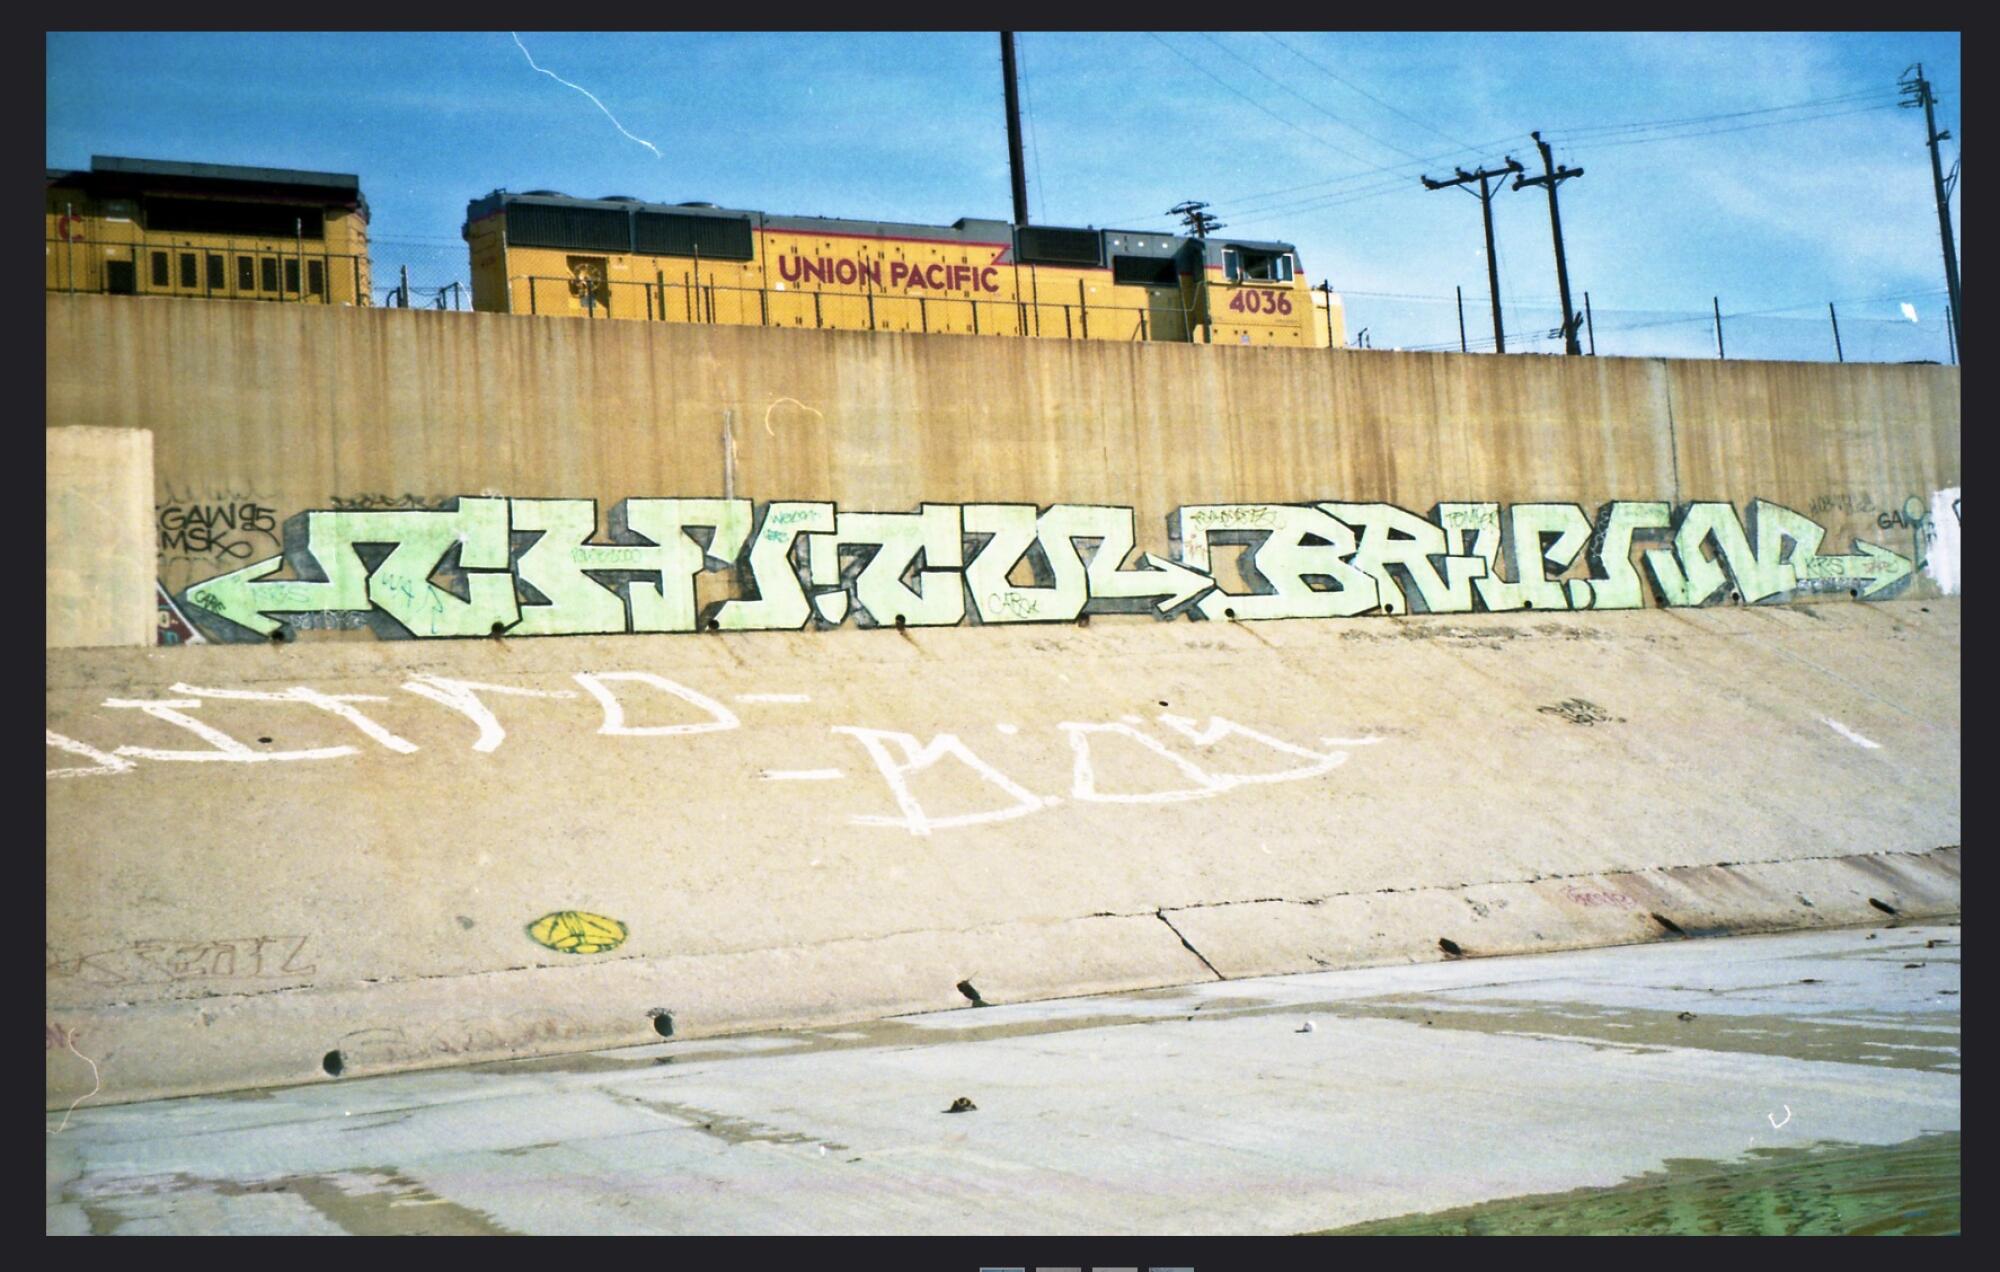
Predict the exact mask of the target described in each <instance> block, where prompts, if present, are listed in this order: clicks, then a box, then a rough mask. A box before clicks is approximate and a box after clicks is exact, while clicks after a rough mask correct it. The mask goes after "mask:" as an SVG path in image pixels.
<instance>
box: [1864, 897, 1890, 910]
mask: <svg viewBox="0 0 2000 1272" xmlns="http://www.w3.org/2000/svg"><path fill="white" fill-rule="evenodd" d="M1868 904H1869V905H1872V906H1874V907H1875V908H1876V909H1878V910H1880V911H1881V912H1882V913H1884V914H1894V913H1895V912H1896V907H1895V906H1893V905H1890V904H1889V903H1888V902H1886V901H1877V900H1876V899H1875V898H1874V897H1869V898H1868Z"/></svg>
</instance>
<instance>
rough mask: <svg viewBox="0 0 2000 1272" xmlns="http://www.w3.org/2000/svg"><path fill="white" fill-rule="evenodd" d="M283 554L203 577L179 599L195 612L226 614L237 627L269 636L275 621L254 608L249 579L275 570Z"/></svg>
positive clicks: (276, 626) (251, 585) (250, 580)
mask: <svg viewBox="0 0 2000 1272" xmlns="http://www.w3.org/2000/svg"><path fill="white" fill-rule="evenodd" d="M284 563H285V558H284V557H283V556H274V557H270V558H267V559H265V560H262V561H258V562H256V563H255V564H252V565H246V566H244V567H243V568H242V569H240V570H235V571H232V572H230V573H228V574H218V575H216V576H215V577H214V578H212V579H203V580H202V581H201V582H199V583H197V584H195V585H194V586H193V587H190V588H188V589H187V590H185V591H183V592H182V593H181V601H182V602H183V604H185V605H186V606H187V607H188V608H189V609H191V610H193V611H195V612H197V613H207V614H213V615H215V616H216V617H218V618H226V619H228V620H229V621H230V622H232V623H235V624H237V625H238V626H241V627H247V628H249V629H250V630H251V631H253V632H256V633H257V634H258V635H259V636H269V635H270V634H271V633H273V632H275V631H277V630H278V624H277V623H275V622H273V621H271V620H270V619H268V618H266V617H264V615H263V613H262V612H261V611H260V610H259V609H258V606H257V602H256V600H255V599H254V597H253V595H252V593H251V588H252V587H253V586H254V583H253V580H256V579H261V578H263V577H264V576H265V575H267V574H275V573H277V571H278V569H279V567H281V566H283V565H284Z"/></svg>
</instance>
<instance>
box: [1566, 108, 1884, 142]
mask: <svg viewBox="0 0 2000 1272" xmlns="http://www.w3.org/2000/svg"><path fill="white" fill-rule="evenodd" d="M1894 106H1895V103H1894V102H1883V103H1881V104H1879V105H1873V106H1858V107H1855V108H1853V109H1851V110H1829V111H1822V112H1820V113H1819V114H1816V115H1801V116H1799V117H1798V118H1797V119H1767V120H1764V121H1763V122H1761V123H1755V124H1739V125H1737V126H1736V127H1734V128H1706V129H1702V130H1701V131H1699V132H1680V133H1662V134H1661V135H1659V136H1657V137H1631V138H1622V139H1614V140H1611V141H1593V142H1591V144H1592V145H1594V146H1596V147H1597V148H1598V149H1599V150H1610V149H1612V148H1614V147H1617V146H1645V145H1651V144H1652V143H1654V142H1659V141H1686V140H1689V139H1690V138H1694V137H1719V136H1722V135H1723V134H1724V133H1737V132H1751V131H1754V130H1755V129H1758V128H1777V127H1781V126H1783V125H1785V124H1811V123H1817V122H1819V121H1820V120H1823V119H1839V118H1841V117H1842V116H1845V115H1865V114H1867V113H1868V112H1870V111H1877V110H1889V109H1891V108H1893V107H1894ZM1569 140H1570V139H1569V138H1568V137H1565V138H1564V139H1563V141H1564V144H1569Z"/></svg>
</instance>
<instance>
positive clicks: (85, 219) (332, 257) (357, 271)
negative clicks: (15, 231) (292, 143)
mask: <svg viewBox="0 0 2000 1272" xmlns="http://www.w3.org/2000/svg"><path fill="white" fill-rule="evenodd" d="M45 171H46V181H45V196H46V197H45V198H44V201H43V213H44V247H45V249H46V251H45V257H46V261H45V266H44V268H45V274H44V285H45V287H46V288H47V290H49V291H52V292H110V293H114V294H126V295H158V296H198V297H210V298H215V299H235V300H271V301H292V302H305V303H308V304H323V305H340V304H345V305H365V304H367V303H368V295H369V292H368V289H369V285H370V283H369V273H368V202H367V200H366V199H364V198H362V196H361V182H360V180H359V178H357V177H355V176H353V175H351V174H347V173H337V172H297V171H293V170H291V169H287V168H241V167H234V166H228V165H223V164H207V163H169V162H161V161H157V160H148V159H121V158H115V157H111V156H106V155H94V156H92V157H91V161H90V167H89V169H87V170H76V171H70V170H66V169H60V168H50V169H46V170H45Z"/></svg>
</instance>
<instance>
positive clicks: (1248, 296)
mask: <svg viewBox="0 0 2000 1272" xmlns="http://www.w3.org/2000/svg"><path fill="white" fill-rule="evenodd" d="M1229 307H1230V308H1231V309H1234V310H1235V311H1236V312H1238V313H1245V314H1288V313H1290V312H1292V298H1291V297H1290V296H1287V295H1286V294H1285V293H1283V292H1275V291H1239V292H1237V293H1236V294H1235V295H1233V296H1231V297H1230V298H1229Z"/></svg>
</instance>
